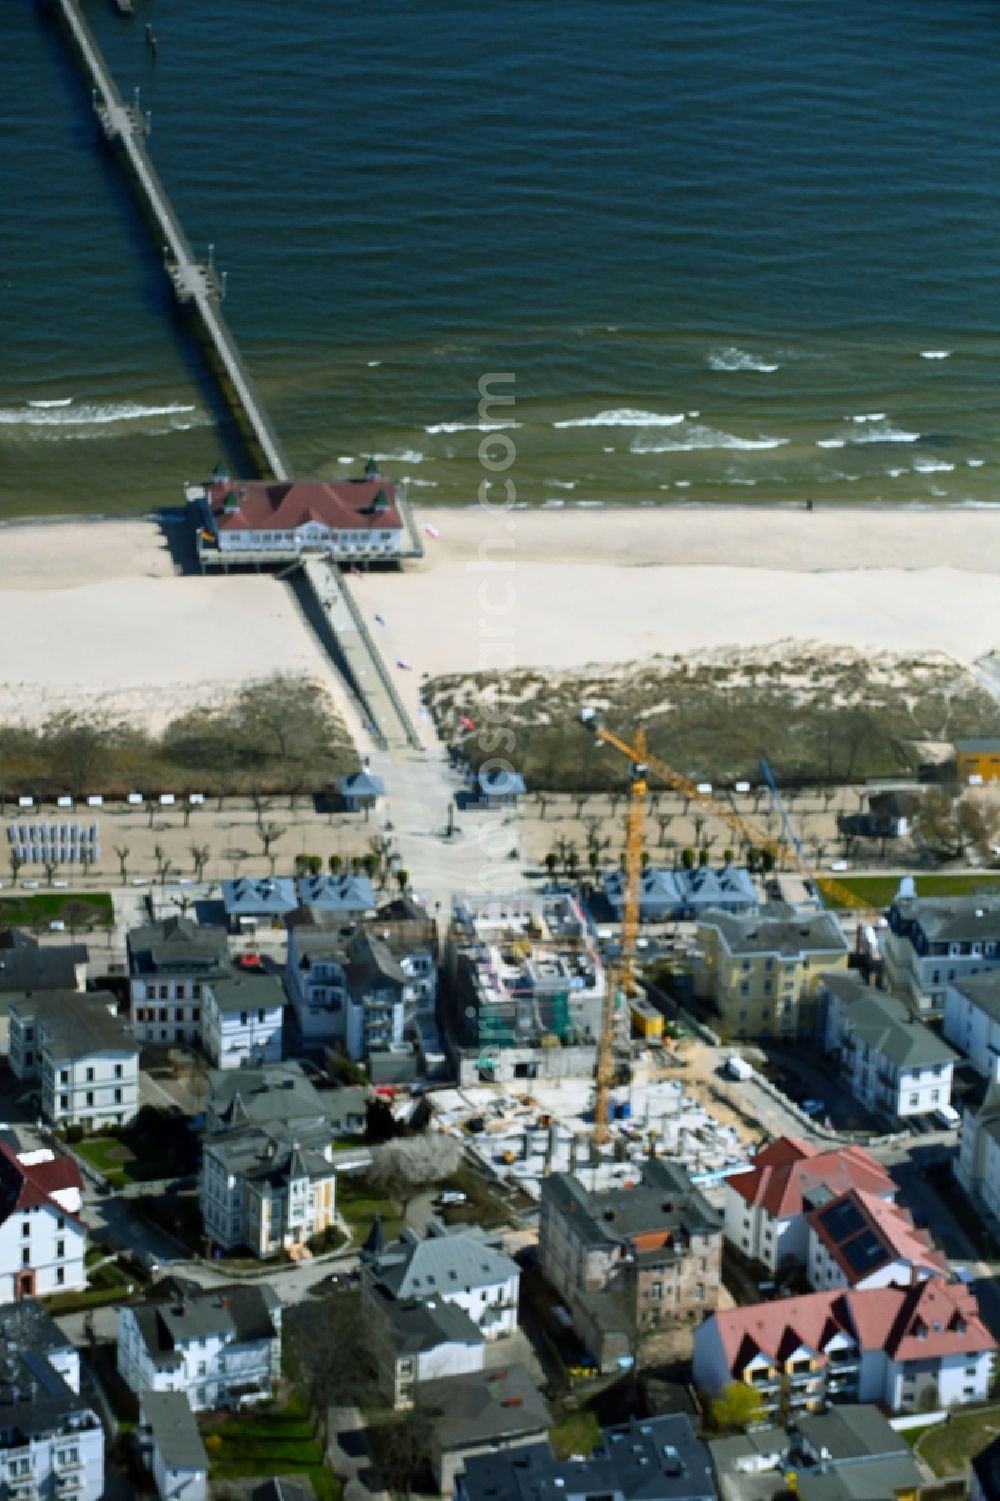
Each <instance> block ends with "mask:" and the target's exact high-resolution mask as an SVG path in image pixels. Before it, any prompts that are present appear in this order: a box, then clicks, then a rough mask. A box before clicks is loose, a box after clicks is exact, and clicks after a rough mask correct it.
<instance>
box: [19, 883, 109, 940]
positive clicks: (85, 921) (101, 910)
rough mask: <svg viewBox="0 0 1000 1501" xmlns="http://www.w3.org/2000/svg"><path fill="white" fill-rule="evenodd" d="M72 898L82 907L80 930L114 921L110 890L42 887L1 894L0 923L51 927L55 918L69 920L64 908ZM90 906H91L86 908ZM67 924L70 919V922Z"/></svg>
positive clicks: (80, 910)
mask: <svg viewBox="0 0 1000 1501" xmlns="http://www.w3.org/2000/svg"><path fill="white" fill-rule="evenodd" d="M67 902H72V903H73V905H74V908H75V909H79V910H78V916H79V919H80V920H79V923H74V926H76V927H78V930H79V931H80V932H83V931H84V929H85V928H87V927H95V928H99V927H100V926H101V924H102V923H110V922H113V921H114V907H113V905H112V902H111V897H110V896H109V895H108V893H107V892H106V891H88V892H81V891H39V892H37V893H34V894H32V895H31V896H5V897H0V924H3V925H6V924H7V923H13V924H14V925H15V926H21V927H27V928H30V927H31V926H32V924H33V923H40V924H41V925H42V926H43V927H47V926H48V924H49V923H50V922H52V921H53V920H54V919H57V918H59V919H61V920H62V921H63V922H66V917H65V915H64V913H63V908H64V907H65V906H66V904H67ZM84 908H87V909H89V910H87V911H84V910H83V909H84ZM66 926H67V928H68V927H69V923H68V922H66Z"/></svg>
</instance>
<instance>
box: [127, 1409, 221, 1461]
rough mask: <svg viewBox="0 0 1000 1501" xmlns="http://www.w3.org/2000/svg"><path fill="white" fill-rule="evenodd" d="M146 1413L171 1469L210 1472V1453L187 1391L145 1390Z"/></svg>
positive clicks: (158, 1446)
mask: <svg viewBox="0 0 1000 1501" xmlns="http://www.w3.org/2000/svg"><path fill="white" fill-rule="evenodd" d="M140 1402H141V1404H142V1412H143V1416H144V1417H145V1419H146V1422H147V1423H148V1424H149V1427H150V1429H151V1431H152V1434H153V1439H154V1442H155V1443H156V1447H157V1448H158V1449H159V1451H160V1454H161V1455H162V1457H163V1462H164V1464H165V1465H166V1466H167V1468H168V1469H173V1470H204V1471H205V1472H206V1474H207V1472H208V1455H207V1454H206V1453H205V1445H204V1444H203V1443H202V1441H201V1434H200V1433H199V1432H198V1424H197V1423H196V1422H195V1420H194V1414H193V1413H192V1411H191V1406H190V1403H189V1402H188V1399H187V1397H186V1396H185V1394H184V1393H183V1392H150V1391H146V1392H143V1394H142V1397H141V1398H140Z"/></svg>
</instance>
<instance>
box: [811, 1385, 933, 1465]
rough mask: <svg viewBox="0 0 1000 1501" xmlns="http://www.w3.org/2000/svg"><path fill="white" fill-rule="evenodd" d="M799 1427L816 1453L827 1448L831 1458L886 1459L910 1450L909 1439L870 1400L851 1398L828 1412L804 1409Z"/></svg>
mask: <svg viewBox="0 0 1000 1501" xmlns="http://www.w3.org/2000/svg"><path fill="white" fill-rule="evenodd" d="M798 1429H799V1432H800V1434H801V1435H802V1438H803V1439H804V1440H805V1441H806V1442H807V1443H808V1444H809V1445H810V1446H811V1447H812V1448H813V1449H815V1450H816V1452H817V1453H819V1454H823V1453H824V1452H825V1453H826V1454H828V1456H829V1458H830V1459H832V1460H845V1459H862V1458H864V1459H870V1458H876V1457H877V1458H881V1459H885V1458H886V1457H888V1456H889V1455H894V1454H910V1453H911V1450H910V1448H909V1445H908V1444H907V1443H906V1440H905V1439H904V1438H902V1437H901V1436H900V1435H899V1434H898V1433H897V1432H896V1431H895V1429H894V1428H893V1427H892V1425H891V1424H890V1422H889V1420H888V1419H887V1418H886V1417H885V1415H884V1414H883V1413H881V1412H879V1410H878V1408H877V1407H875V1406H874V1405H873V1404H872V1403H871V1402H849V1403H844V1404H843V1405H842V1406H840V1405H838V1406H837V1407H832V1408H830V1409H829V1411H827V1412H817V1413H803V1414H802V1416H801V1417H800V1418H799V1419H798ZM917 1483H918V1482H917V1481H914V1482H913V1484H917Z"/></svg>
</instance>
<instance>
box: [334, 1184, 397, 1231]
mask: <svg viewBox="0 0 1000 1501" xmlns="http://www.w3.org/2000/svg"><path fill="white" fill-rule="evenodd" d="M337 1209H338V1210H339V1212H340V1214H341V1215H342V1216H343V1218H344V1220H345V1221H346V1223H347V1224H348V1225H349V1226H350V1227H351V1230H352V1231H353V1233H354V1242H355V1245H360V1243H361V1242H362V1241H363V1240H364V1239H365V1236H366V1235H367V1234H368V1232H369V1230H370V1229H371V1227H372V1220H373V1219H374V1218H375V1216H376V1215H377V1214H379V1215H381V1216H382V1229H383V1230H384V1231H385V1235H386V1239H387V1240H395V1238H396V1236H397V1235H398V1234H399V1232H400V1230H401V1229H402V1228H403V1222H402V1220H401V1218H400V1215H399V1210H398V1209H397V1207H396V1205H395V1204H394V1203H393V1202H392V1200H391V1199H386V1198H384V1197H382V1196H381V1195H380V1194H379V1191H378V1189H376V1188H373V1187H372V1185H371V1184H370V1183H369V1182H368V1181H367V1179H365V1178H356V1177H353V1176H344V1177H342V1178H338V1179H337Z"/></svg>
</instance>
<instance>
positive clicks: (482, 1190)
mask: <svg viewBox="0 0 1000 1501" xmlns="http://www.w3.org/2000/svg"><path fill="white" fill-rule="evenodd" d="M446 1188H453V1189H458V1190H459V1191H460V1192H461V1193H464V1194H465V1203H464V1204H449V1205H446V1206H445V1208H444V1209H443V1210H442V1211H441V1218H442V1219H443V1220H444V1222H445V1224H447V1225H481V1226H482V1227H483V1229H484V1230H498V1229H500V1227H501V1226H503V1225H509V1224H510V1223H511V1217H510V1215H509V1213H508V1212H507V1210H506V1209H505V1208H504V1206H503V1204H501V1202H500V1200H499V1199H498V1198H497V1197H496V1195H495V1194H493V1193H491V1192H490V1190H489V1188H488V1187H487V1185H486V1184H485V1183H484V1182H483V1180H482V1178H480V1177H479V1175H478V1173H474V1172H473V1171H472V1169H471V1168H469V1167H465V1166H464V1165H463V1166H462V1167H460V1168H459V1169H458V1172H457V1173H453V1174H452V1176H451V1177H450V1178H447V1179H445V1181H444V1182H443V1183H440V1184H439V1185H438V1188H437V1191H438V1192H440V1191H441V1190H442V1189H446Z"/></svg>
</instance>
